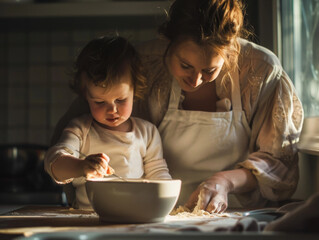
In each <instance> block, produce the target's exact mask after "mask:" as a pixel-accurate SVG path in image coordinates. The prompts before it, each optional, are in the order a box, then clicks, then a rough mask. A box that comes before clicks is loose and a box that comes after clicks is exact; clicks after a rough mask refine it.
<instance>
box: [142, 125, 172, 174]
mask: <svg viewBox="0 0 319 240" xmlns="http://www.w3.org/2000/svg"><path fill="white" fill-rule="evenodd" d="M147 132H148V133H149V143H148V147H147V150H146V151H147V152H146V156H145V157H144V171H145V178H147V179H172V177H171V175H170V174H169V171H168V167H167V164H166V161H165V159H164V158H163V148H162V140H161V137H160V134H159V132H158V130H157V128H156V127H155V125H152V127H151V129H150V131H147Z"/></svg>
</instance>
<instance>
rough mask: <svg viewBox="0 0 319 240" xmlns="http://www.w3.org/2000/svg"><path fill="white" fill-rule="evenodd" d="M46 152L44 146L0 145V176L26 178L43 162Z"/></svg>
mask: <svg viewBox="0 0 319 240" xmlns="http://www.w3.org/2000/svg"><path fill="white" fill-rule="evenodd" d="M46 151H47V147H46V146H41V145H34V144H10V145H9V144H8V145H0V162H1V166H2V167H1V168H0V174H1V175H0V176H1V177H8V178H12V177H22V176H26V175H27V174H29V173H30V172H32V171H34V170H35V169H36V168H37V166H38V165H39V164H40V163H41V162H43V160H44V156H45V153H46Z"/></svg>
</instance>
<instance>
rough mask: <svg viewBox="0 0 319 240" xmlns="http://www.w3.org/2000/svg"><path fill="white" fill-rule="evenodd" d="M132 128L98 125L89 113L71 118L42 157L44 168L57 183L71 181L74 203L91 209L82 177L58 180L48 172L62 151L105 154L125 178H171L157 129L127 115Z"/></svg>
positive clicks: (110, 163) (74, 154) (117, 171)
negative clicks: (119, 128)
mask: <svg viewBox="0 0 319 240" xmlns="http://www.w3.org/2000/svg"><path fill="white" fill-rule="evenodd" d="M130 119H131V121H132V131H130V132H119V131H112V130H109V129H105V128H103V127H101V126H99V125H98V124H97V123H96V122H95V121H94V120H93V118H92V117H91V115H87V114H86V115H83V116H81V117H78V118H75V119H73V120H72V121H71V122H70V123H69V125H68V126H67V127H66V128H65V129H64V131H63V133H62V136H61V138H60V140H59V141H58V142H57V144H55V145H54V146H52V147H51V148H50V149H49V150H48V152H47V154H46V158H45V169H46V171H47V172H48V173H49V174H50V176H51V177H52V178H53V179H54V180H55V181H56V182H57V183H60V184H65V183H70V182H72V184H73V186H74V187H75V192H76V203H75V206H77V207H79V208H91V205H90V203H89V200H88V198H87V194H86V189H85V178H84V177H79V178H71V179H68V180H65V181H62V182H61V181H58V180H57V179H56V178H55V176H54V175H53V173H52V171H51V165H52V163H53V162H54V161H55V160H56V159H57V158H59V157H60V156H61V155H62V154H64V155H65V154H68V155H70V153H69V152H67V151H66V150H65V148H67V149H70V150H72V151H73V152H74V153H73V156H76V157H79V154H78V152H76V151H80V152H82V153H84V154H85V155H90V154H96V153H105V154H107V155H108V156H109V157H110V162H109V165H110V166H111V167H112V168H114V170H115V172H116V173H117V174H118V175H120V176H123V177H125V178H146V179H171V176H170V174H169V172H168V168H167V164H166V161H165V160H164V159H163V151H162V142H161V138H160V135H159V133H158V130H157V128H156V127H155V125H153V124H152V123H150V122H147V121H145V120H142V119H140V118H134V117H131V118H130Z"/></svg>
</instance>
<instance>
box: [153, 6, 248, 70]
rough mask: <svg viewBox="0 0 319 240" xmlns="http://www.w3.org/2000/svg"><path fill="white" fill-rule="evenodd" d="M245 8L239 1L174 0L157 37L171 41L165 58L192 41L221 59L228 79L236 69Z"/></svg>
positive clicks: (244, 32) (242, 33) (245, 32)
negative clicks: (181, 45)
mask: <svg viewBox="0 0 319 240" xmlns="http://www.w3.org/2000/svg"><path fill="white" fill-rule="evenodd" d="M243 24H244V5H243V4H242V2H240V1H239V0H175V2H174V3H173V4H172V6H171V7H170V10H169V14H168V20H167V21H166V22H164V24H163V25H161V26H160V28H159V33H160V34H162V35H164V36H165V37H166V38H168V40H169V41H170V44H169V46H168V47H167V50H166V53H165V56H166V55H167V53H168V52H169V51H170V50H173V49H174V48H175V47H176V46H177V45H178V44H180V43H181V42H183V41H185V40H192V41H194V42H195V43H197V44H198V45H200V46H202V47H204V48H209V50H210V51H213V52H215V53H216V54H218V55H220V56H222V57H223V59H224V61H225V63H224V68H225V69H226V70H228V71H226V72H227V75H228V76H230V72H231V71H232V70H233V69H234V68H236V67H237V62H238V56H239V53H240V44H239V42H238V38H239V37H247V36H248V35H249V32H248V31H247V30H246V29H244V27H243Z"/></svg>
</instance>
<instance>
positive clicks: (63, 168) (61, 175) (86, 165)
mask: <svg viewBox="0 0 319 240" xmlns="http://www.w3.org/2000/svg"><path fill="white" fill-rule="evenodd" d="M108 162H109V157H108V156H107V155H106V154H104V153H99V154H92V155H89V156H87V157H86V158H85V159H79V158H77V157H74V156H72V155H61V156H60V157H58V158H57V159H56V160H55V161H54V162H53V163H52V165H51V172H52V175H53V176H54V177H55V179H56V180H57V181H59V182H64V181H66V180H68V179H72V178H77V177H82V176H84V177H86V178H101V177H103V176H104V175H108V174H110V172H109V166H108Z"/></svg>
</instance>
